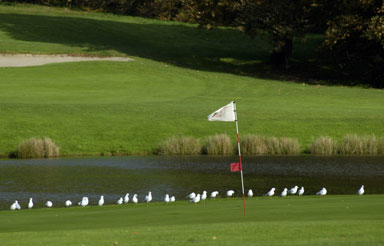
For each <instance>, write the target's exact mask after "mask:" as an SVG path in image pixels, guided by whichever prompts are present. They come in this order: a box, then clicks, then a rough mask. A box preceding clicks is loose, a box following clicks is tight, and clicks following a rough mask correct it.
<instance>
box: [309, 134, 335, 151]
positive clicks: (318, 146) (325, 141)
mask: <svg viewBox="0 0 384 246" xmlns="http://www.w3.org/2000/svg"><path fill="white" fill-rule="evenodd" d="M309 152H310V153H311V154H316V155H332V154H335V153H336V145H335V143H334V141H333V140H332V138H330V137H319V138H317V139H315V140H314V141H313V143H311V144H310V145H309Z"/></svg>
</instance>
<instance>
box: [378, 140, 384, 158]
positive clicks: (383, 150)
mask: <svg viewBox="0 0 384 246" xmlns="http://www.w3.org/2000/svg"><path fill="white" fill-rule="evenodd" d="M379 154H382V155H384V137H383V138H382V139H381V140H380V142H379Z"/></svg>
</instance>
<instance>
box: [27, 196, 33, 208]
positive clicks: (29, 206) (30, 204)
mask: <svg viewBox="0 0 384 246" xmlns="http://www.w3.org/2000/svg"><path fill="white" fill-rule="evenodd" d="M28 208H33V201H32V197H31V198H29V202H28Z"/></svg>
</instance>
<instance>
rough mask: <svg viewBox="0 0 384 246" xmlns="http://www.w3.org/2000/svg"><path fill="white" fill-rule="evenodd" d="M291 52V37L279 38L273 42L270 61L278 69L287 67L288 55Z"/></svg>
mask: <svg viewBox="0 0 384 246" xmlns="http://www.w3.org/2000/svg"><path fill="white" fill-rule="evenodd" d="M291 54H292V38H281V39H279V40H277V41H276V42H274V47H273V50H272V54H271V63H272V64H273V65H274V66H276V67H277V68H280V69H286V68H287V67H288V57H289V56H290V55H291Z"/></svg>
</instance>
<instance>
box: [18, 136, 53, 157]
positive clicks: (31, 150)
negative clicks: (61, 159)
mask: <svg viewBox="0 0 384 246" xmlns="http://www.w3.org/2000/svg"><path fill="white" fill-rule="evenodd" d="M16 152H17V157H18V158H49V157H57V156H59V155H60V149H59V147H58V146H57V145H56V144H55V143H54V142H53V141H52V140H51V139H50V138H48V137H45V138H44V139H38V138H30V139H27V140H23V141H22V142H21V143H20V144H19V146H18V147H17V151H16Z"/></svg>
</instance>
